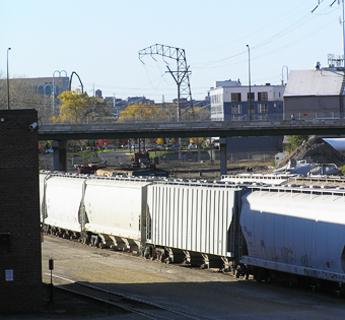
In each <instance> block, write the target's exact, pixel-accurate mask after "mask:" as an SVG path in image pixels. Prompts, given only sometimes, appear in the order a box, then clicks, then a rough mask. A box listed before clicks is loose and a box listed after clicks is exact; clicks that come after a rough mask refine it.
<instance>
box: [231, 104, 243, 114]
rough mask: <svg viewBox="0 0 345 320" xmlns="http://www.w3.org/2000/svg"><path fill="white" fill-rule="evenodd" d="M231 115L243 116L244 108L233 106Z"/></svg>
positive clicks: (237, 105)
mask: <svg viewBox="0 0 345 320" xmlns="http://www.w3.org/2000/svg"><path fill="white" fill-rule="evenodd" d="M231 113H232V114H241V113H242V106H241V105H240V104H234V105H232V106H231Z"/></svg>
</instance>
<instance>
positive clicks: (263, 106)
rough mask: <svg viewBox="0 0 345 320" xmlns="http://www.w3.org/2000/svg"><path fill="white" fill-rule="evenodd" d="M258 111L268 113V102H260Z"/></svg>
mask: <svg viewBox="0 0 345 320" xmlns="http://www.w3.org/2000/svg"><path fill="white" fill-rule="evenodd" d="M258 113H268V104H267V103H264V104H258Z"/></svg>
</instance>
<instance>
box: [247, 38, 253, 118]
mask: <svg viewBox="0 0 345 320" xmlns="http://www.w3.org/2000/svg"><path fill="white" fill-rule="evenodd" d="M246 46H247V48H248V78H249V97H248V113H249V120H252V87H251V81H250V47H249V44H247V45H246Z"/></svg>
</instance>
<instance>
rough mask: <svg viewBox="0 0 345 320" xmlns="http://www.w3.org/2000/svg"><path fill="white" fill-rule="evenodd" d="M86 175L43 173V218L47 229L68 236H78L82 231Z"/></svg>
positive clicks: (41, 194) (41, 186)
mask: <svg viewBox="0 0 345 320" xmlns="http://www.w3.org/2000/svg"><path fill="white" fill-rule="evenodd" d="M84 182H85V177H84V178H83V177H80V176H78V177H75V176H70V177H69V178H67V179H66V176H65V175H63V174H55V175H52V174H49V173H45V174H41V175H40V196H41V220H42V223H43V225H44V227H45V229H46V230H45V231H49V233H51V234H53V235H56V236H62V237H64V238H65V237H68V238H70V239H73V238H76V237H78V236H79V235H80V234H81V232H82V226H81V222H80V206H81V200H82V196H83V188H84V187H83V186H84Z"/></svg>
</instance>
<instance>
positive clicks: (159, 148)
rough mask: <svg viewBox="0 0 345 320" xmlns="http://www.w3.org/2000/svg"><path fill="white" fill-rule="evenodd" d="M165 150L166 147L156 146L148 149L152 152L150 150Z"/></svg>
mask: <svg viewBox="0 0 345 320" xmlns="http://www.w3.org/2000/svg"><path fill="white" fill-rule="evenodd" d="M163 150H164V148H162V147H159V146H156V147H155V148H150V149H147V150H146V151H148V152H150V151H163Z"/></svg>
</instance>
